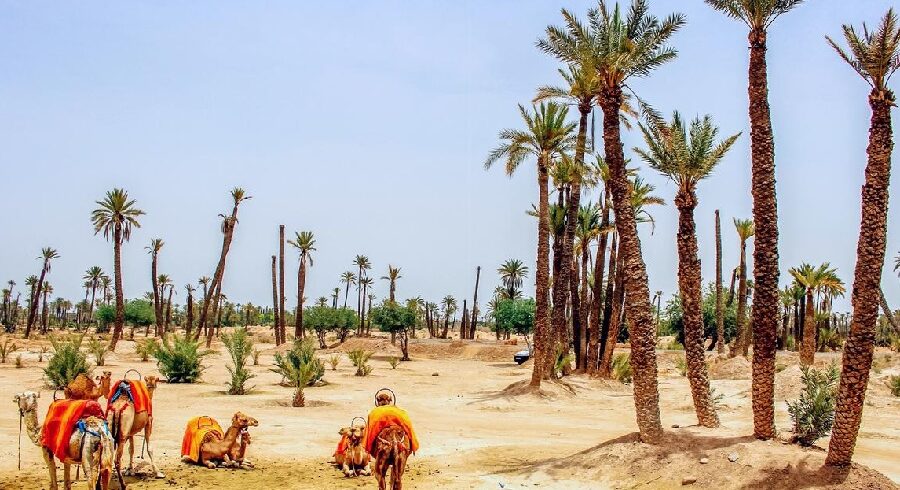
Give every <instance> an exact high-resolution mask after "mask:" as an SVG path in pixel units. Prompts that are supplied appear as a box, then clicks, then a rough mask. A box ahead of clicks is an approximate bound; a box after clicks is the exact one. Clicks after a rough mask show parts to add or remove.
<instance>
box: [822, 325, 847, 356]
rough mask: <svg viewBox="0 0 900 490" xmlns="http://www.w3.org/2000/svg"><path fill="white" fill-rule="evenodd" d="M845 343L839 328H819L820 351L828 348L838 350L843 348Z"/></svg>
mask: <svg viewBox="0 0 900 490" xmlns="http://www.w3.org/2000/svg"><path fill="white" fill-rule="evenodd" d="M843 343H844V341H843V339H842V338H841V335H840V334H839V333H838V332H837V330H835V329H832V328H821V329H819V345H818V351H819V352H825V351H826V350H830V351H836V350H838V349H840V348H841V345H843Z"/></svg>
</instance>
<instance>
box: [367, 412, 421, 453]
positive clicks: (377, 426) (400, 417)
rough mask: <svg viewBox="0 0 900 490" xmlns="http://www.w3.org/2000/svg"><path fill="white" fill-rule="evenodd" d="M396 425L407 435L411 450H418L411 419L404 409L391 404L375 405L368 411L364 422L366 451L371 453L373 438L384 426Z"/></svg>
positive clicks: (417, 440)
mask: <svg viewBox="0 0 900 490" xmlns="http://www.w3.org/2000/svg"><path fill="white" fill-rule="evenodd" d="M391 425H396V426H399V427H400V428H402V429H403V430H404V431H405V432H406V435H407V436H408V437H409V440H410V443H411V445H412V446H411V447H412V452H416V451H418V450H419V439H418V438H417V437H416V431H415V430H413V426H412V420H410V418H409V415H407V413H406V411H405V410H403V409H401V408H397V407H395V406H393V405H386V406H383V407H375V408H373V409H372V411H371V412H369V421H368V423H367V424H366V451H368V452H369V454H372V449H373V447H372V446H373V445H374V444H375V438H376V437H378V434H379V433H380V432H381V431H382V430H383V429H385V428H387V427H389V426H391Z"/></svg>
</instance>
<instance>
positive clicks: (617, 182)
mask: <svg viewBox="0 0 900 490" xmlns="http://www.w3.org/2000/svg"><path fill="white" fill-rule="evenodd" d="M600 104H601V107H602V108H603V141H604V144H605V148H606V160H607V163H608V165H609V173H610V190H611V191H612V196H613V208H614V210H615V214H616V230H617V231H618V233H619V240H620V242H621V243H620V248H621V255H623V256H624V258H625V260H624V262H623V263H624V265H625V274H624V276H625V282H624V285H625V288H626V289H627V291H628V294H627V302H626V303H625V316H627V317H628V321H629V327H630V337H631V367H632V372H633V376H634V405H635V411H636V412H637V413H636V415H637V417H636V418H637V425H638V429H639V431H640V435H641V440H642V441H644V442H647V443H656V442H658V441H659V440H660V439H661V437H662V425H661V422H660V418H659V388H658V385H657V380H656V376H657V367H656V326H655V325H654V324H653V317H652V309H651V306H650V288H649V286H648V285H647V268H646V266H645V264H644V260H643V257H642V256H641V240H640V237H639V236H638V233H637V223H636V221H635V215H634V208H633V207H632V206H631V186H630V184H629V182H628V176H627V174H626V172H625V154H624V152H623V149H622V140H621V133H620V128H619V112H620V110H621V108H622V89H621V87H620V86H618V85H616V86H614V87H611V88H610V87H607V88H605V89H604V90H603V93H601V95H600ZM610 341H615V339H613V338H611V339H610Z"/></svg>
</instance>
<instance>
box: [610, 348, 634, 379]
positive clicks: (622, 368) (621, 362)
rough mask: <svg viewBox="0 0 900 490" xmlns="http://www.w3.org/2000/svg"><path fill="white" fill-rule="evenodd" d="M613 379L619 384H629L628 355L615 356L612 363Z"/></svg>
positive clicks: (629, 367) (629, 364) (629, 360)
mask: <svg viewBox="0 0 900 490" xmlns="http://www.w3.org/2000/svg"><path fill="white" fill-rule="evenodd" d="M612 374H613V379H615V380H617V381H619V382H620V383H624V384H629V383H631V356H630V355H628V354H616V355H615V357H613V361H612Z"/></svg>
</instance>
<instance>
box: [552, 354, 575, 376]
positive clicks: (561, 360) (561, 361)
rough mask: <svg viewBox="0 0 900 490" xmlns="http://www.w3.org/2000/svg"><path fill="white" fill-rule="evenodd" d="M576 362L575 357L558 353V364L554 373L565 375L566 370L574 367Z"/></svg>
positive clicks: (554, 367)
mask: <svg viewBox="0 0 900 490" xmlns="http://www.w3.org/2000/svg"><path fill="white" fill-rule="evenodd" d="M574 360H575V356H573V355H572V354H569V353H562V352H560V353H558V354H557V355H556V364H555V365H554V366H553V369H554V371H553V372H556V373H563V372H565V369H566V368H567V367H569V366H571V365H572V361H574Z"/></svg>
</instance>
